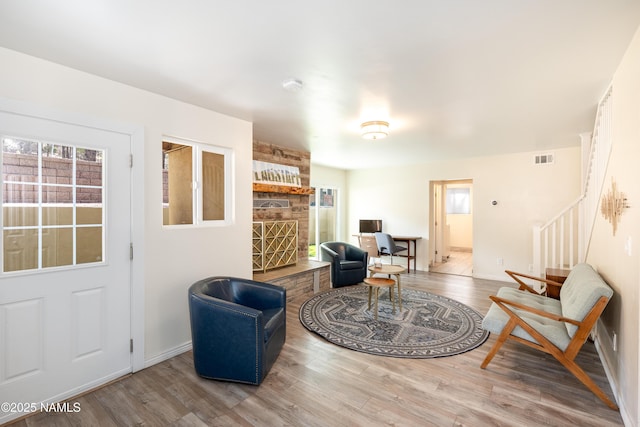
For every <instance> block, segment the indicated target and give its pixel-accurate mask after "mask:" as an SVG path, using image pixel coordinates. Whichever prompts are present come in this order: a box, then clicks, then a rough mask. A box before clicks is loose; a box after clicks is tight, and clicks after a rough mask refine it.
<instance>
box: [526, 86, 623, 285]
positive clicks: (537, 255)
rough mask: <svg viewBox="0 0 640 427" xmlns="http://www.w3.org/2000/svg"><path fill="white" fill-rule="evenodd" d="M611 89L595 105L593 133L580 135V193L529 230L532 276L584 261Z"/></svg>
mask: <svg viewBox="0 0 640 427" xmlns="http://www.w3.org/2000/svg"><path fill="white" fill-rule="evenodd" d="M611 95H612V87H611V86H609V88H608V89H607V91H606V93H605V95H604V96H603V97H602V99H601V100H600V102H599V103H598V110H597V112H596V120H595V125H594V130H593V133H592V134H591V135H589V134H583V135H581V138H582V151H583V165H582V193H581V195H580V197H579V198H578V199H577V200H576V201H574V202H573V203H571V204H570V205H569V206H567V207H566V208H565V209H563V210H562V211H561V212H560V213H558V214H557V215H555V216H554V217H553V218H552V219H551V220H549V221H547V222H546V223H544V224H542V225H539V224H537V225H534V226H533V264H532V268H531V269H532V271H533V273H535V274H537V275H539V276H543V275H544V273H545V271H546V269H547V268H572V267H573V266H574V265H575V264H577V263H578V262H583V261H584V260H585V259H586V256H587V252H588V249H589V242H590V240H591V233H592V231H593V225H594V223H595V219H596V215H597V213H598V204H599V200H600V195H601V193H602V188H603V185H604V179H605V175H606V170H607V164H608V163H609V154H610V153H611V142H612V139H611V136H612V122H611V121H612V97H611Z"/></svg>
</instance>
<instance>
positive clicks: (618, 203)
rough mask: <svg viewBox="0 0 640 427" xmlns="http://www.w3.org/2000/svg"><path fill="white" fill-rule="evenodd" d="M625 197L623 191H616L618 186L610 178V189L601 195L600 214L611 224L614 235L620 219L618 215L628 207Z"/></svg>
mask: <svg viewBox="0 0 640 427" xmlns="http://www.w3.org/2000/svg"><path fill="white" fill-rule="evenodd" d="M628 207H629V205H628V204H627V198H626V197H625V195H624V193H621V192H619V191H618V186H617V185H616V182H615V181H614V179H613V177H612V178H611V189H610V190H609V192H608V193H607V194H605V195H604V196H603V197H602V205H601V206H600V210H601V212H602V216H604V219H606V220H608V221H609V222H610V223H611V225H612V226H613V235H614V236H615V235H616V230H617V229H618V222H619V221H620V219H619V217H620V215H622V210H623V209H625V208H628Z"/></svg>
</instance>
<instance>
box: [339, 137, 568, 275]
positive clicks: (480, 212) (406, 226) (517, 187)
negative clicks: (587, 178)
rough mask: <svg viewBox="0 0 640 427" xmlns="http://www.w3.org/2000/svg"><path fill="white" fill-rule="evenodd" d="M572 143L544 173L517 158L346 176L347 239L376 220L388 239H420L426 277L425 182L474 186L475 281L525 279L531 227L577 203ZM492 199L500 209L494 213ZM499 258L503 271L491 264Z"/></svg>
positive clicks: (528, 158) (528, 159) (527, 158)
mask: <svg viewBox="0 0 640 427" xmlns="http://www.w3.org/2000/svg"><path fill="white" fill-rule="evenodd" d="M578 144H579V138H578V135H576V147H574V148H565V149H558V150H555V151H554V154H555V160H556V161H555V163H554V164H553V165H545V166H535V165H534V164H533V155H534V154H535V153H516V154H509V155H503V156H494V157H483V158H476V159H465V160H458V161H450V162H432V163H430V162H424V163H423V164H418V165H414V166H403V167H397V168H387V169H385V170H380V169H375V170H374V169H367V170H355V171H349V172H348V184H349V199H348V207H347V209H348V227H349V234H354V233H356V232H357V230H358V223H357V221H358V218H361V217H362V218H364V217H367V218H369V217H372V218H373V217H375V218H381V219H382V220H383V228H384V229H385V231H387V232H389V233H392V234H398V235H416V236H421V237H422V238H423V239H422V240H420V241H418V260H417V261H418V263H417V269H418V270H427V269H428V238H429V182H430V181H441V180H456V179H472V180H473V207H472V212H473V249H474V253H473V272H474V276H475V277H481V278H491V279H497V280H507V277H506V275H505V273H504V270H505V269H507V268H508V269H513V270H517V271H523V272H526V271H527V270H528V267H529V264H530V263H531V262H532V244H533V243H532V237H531V236H532V232H531V229H532V226H533V225H534V224H535V223H536V222H543V221H546V220H547V219H549V218H551V217H552V216H553V215H555V214H556V213H558V212H559V211H560V210H561V209H563V208H564V207H566V206H567V205H569V203H571V202H573V201H574V200H575V199H576V198H577V197H578V195H579V193H580V148H579V147H578ZM380 176H392V177H393V179H392V180H389V179H384V180H381V179H380ZM491 200H497V201H498V204H497V205H496V206H492V205H491V203H490V202H491ZM497 258H502V259H504V265H502V266H499V265H497V263H496V261H497Z"/></svg>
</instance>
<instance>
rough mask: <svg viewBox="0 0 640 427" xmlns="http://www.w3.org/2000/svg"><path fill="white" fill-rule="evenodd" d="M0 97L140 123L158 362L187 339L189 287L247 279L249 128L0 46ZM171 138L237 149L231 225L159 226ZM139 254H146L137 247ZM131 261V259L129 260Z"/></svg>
mask: <svg viewBox="0 0 640 427" xmlns="http://www.w3.org/2000/svg"><path fill="white" fill-rule="evenodd" d="M0 64H2V66H0V97H3V98H8V99H12V100H18V101H25V102H28V103H32V104H34V105H36V106H41V107H46V108H51V109H55V110H59V111H62V112H68V113H80V114H82V115H85V116H90V117H95V118H101V119H105V120H112V121H118V122H124V123H128V124H133V125H139V126H142V127H144V134H145V138H144V150H143V152H144V158H139V159H134V165H135V164H136V162H144V170H145V173H144V181H143V182H135V183H134V187H135V191H136V192H138V194H143V195H144V196H143V197H144V213H143V215H142V216H141V217H142V218H144V224H134V227H144V242H134V245H135V248H136V251H137V253H138V254H140V255H142V254H144V267H143V271H144V274H143V276H144V277H143V280H144V299H145V313H144V314H145V315H144V333H145V355H144V357H145V360H146V361H147V362H148V363H149V362H155V361H158V360H161V359H163V358H165V357H167V356H169V355H171V353H172V352H174V351H177V350H178V351H179V349H180V348H182V346H184V345H185V344H187V343H188V342H189V341H190V340H191V335H190V327H189V316H188V306H187V288H188V287H189V285H190V284H191V283H193V282H194V281H196V280H198V279H200V278H204V277H207V276H211V275H236V276H241V277H248V278H250V277H252V276H251V215H252V204H251V198H252V190H251V179H252V176H251V167H252V166H251V161H252V125H251V123H249V122H246V121H243V120H238V119H235V118H231V117H228V116H224V115H221V114H218V113H215V112H212V111H209V110H206V109H203V108H199V107H196V106H193V105H189V104H185V103H183V102H179V101H176V100H172V99H169V98H166V97H163V96H159V95H156V94H153V93H149V92H146V91H143V90H139V89H135V88H133V87H130V86H126V85H123V84H120V83H117V82H114V81H110V80H106V79H103V78H100V77H97V76H93V75H89V74H86V73H82V72H79V71H76V70H73V69H70V68H67V67H63V66H60V65H57V64H53V63H51V62H47V61H43V60H40V59H37V58H34V57H30V56H27V55H23V54H20V53H17V52H14V51H10V50H7V49H3V48H0ZM163 135H171V136H176V137H180V138H185V139H191V140H197V141H201V142H203V143H210V144H215V145H218V146H223V147H230V148H232V149H233V151H234V171H233V179H234V185H235V192H234V212H235V218H234V222H233V224H232V225H231V226H228V227H217V228H200V229H181V230H176V229H174V230H167V229H163V227H162V212H161V202H162V179H161V177H162V171H161V141H162V137H163ZM142 251H143V252H142ZM134 263H135V259H134Z"/></svg>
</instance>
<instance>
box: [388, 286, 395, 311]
mask: <svg viewBox="0 0 640 427" xmlns="http://www.w3.org/2000/svg"><path fill="white" fill-rule="evenodd" d="M389 299H390V300H391V306H392V307H393V314H396V300H395V298H394V297H393V286H391V287H389Z"/></svg>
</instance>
